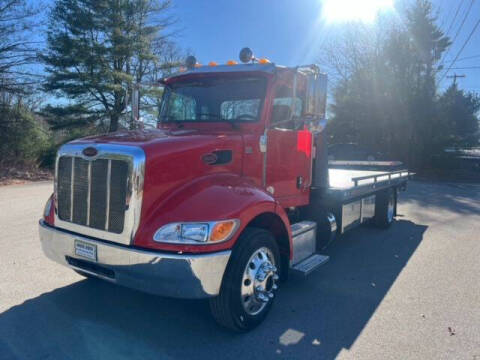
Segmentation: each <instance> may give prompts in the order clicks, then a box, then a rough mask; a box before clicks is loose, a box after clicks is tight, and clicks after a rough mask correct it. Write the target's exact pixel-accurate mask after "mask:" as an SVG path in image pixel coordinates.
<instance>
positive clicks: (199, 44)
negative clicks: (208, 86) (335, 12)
mask: <svg viewBox="0 0 480 360" xmlns="http://www.w3.org/2000/svg"><path fill="white" fill-rule="evenodd" d="M357 1H361V0H357ZM471 1H472V0H434V1H433V4H434V6H435V7H436V8H437V9H438V10H439V24H440V25H443V26H442V28H443V29H444V31H446V30H447V29H448V28H449V27H450V24H451V23H452V20H453V17H454V15H455V12H456V10H457V7H458V5H459V4H462V7H461V8H460V11H459V13H458V15H457V18H456V20H455V22H454V23H453V26H452V29H451V30H450V32H449V35H450V36H451V37H453V36H454V35H455V34H456V32H457V30H458V28H459V27H460V23H461V21H462V20H463V18H464V15H465V14H466V13H467V10H468V7H469V5H470V2H471ZM473 1H474V2H473V6H472V7H471V9H470V13H469V16H468V17H467V19H466V21H465V24H464V25H463V27H462V29H461V31H460V32H459V35H458V37H457V39H456V41H455V43H454V44H453V46H452V48H451V49H450V51H449V53H448V55H447V57H446V60H450V61H451V60H453V59H454V57H455V55H456V54H457V52H458V51H459V49H460V48H461V47H462V45H463V43H464V41H465V39H466V38H467V36H468V35H469V33H470V31H471V30H472V29H473V27H474V25H475V23H476V21H478V20H479V18H480V1H479V0H473ZM174 12H175V14H176V15H177V16H178V18H179V19H180V26H181V27H182V28H183V31H182V35H181V36H179V38H178V41H179V43H180V45H181V46H182V47H184V48H189V49H192V50H193V51H194V53H195V55H196V56H197V58H198V59H199V61H200V62H202V63H204V64H205V63H208V62H209V61H211V60H214V61H217V62H224V61H226V60H228V59H235V60H237V58H238V52H239V50H240V49H241V48H242V47H243V46H249V47H251V48H252V49H253V50H254V53H255V55H257V56H259V57H263V56H265V57H267V58H269V59H270V60H272V61H274V62H275V63H278V64H282V65H297V64H305V63H311V62H314V61H315V57H316V56H317V54H318V51H320V49H321V45H322V41H323V39H324V38H325V37H328V36H329V34H332V35H333V34H334V33H335V31H336V30H335V29H336V26H335V25H327V24H325V23H324V22H322V21H321V20H320V19H321V14H322V0H296V1H294V0H275V1H274V0H268V1H267V0H264V1H259V0H257V1H254V0H242V1H219V0H209V1H199V0H176V1H175V9H174ZM475 55H479V56H478V57H476V58H471V59H466V60H460V61H457V62H456V63H455V65H454V67H471V66H478V67H479V68H478V69H458V70H451V71H450V73H449V75H450V74H453V73H454V72H457V73H458V74H465V75H466V78H461V79H458V83H459V85H460V86H461V87H462V88H464V89H466V90H471V91H478V92H480V26H479V27H478V28H477V31H476V32H475V33H474V35H473V37H472V38H471V40H470V41H469V43H468V44H467V46H466V47H465V49H464V50H463V51H462V53H461V55H460V57H459V59H462V58H464V57H470V56H475ZM448 64H449V63H448V61H447V65H448ZM451 81H452V80H451V79H444V80H443V81H442V84H441V85H442V86H443V87H444V86H447V85H448V84H450V83H451Z"/></svg>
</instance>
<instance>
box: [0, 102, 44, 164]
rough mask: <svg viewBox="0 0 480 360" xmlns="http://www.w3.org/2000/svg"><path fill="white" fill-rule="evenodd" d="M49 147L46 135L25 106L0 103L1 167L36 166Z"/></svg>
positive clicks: (37, 120)
mask: <svg viewBox="0 0 480 360" xmlns="http://www.w3.org/2000/svg"><path fill="white" fill-rule="evenodd" d="M51 146H52V141H51V136H50V134H49V133H48V131H47V130H46V129H45V128H44V127H42V126H41V123H40V121H39V119H37V118H36V117H35V116H34V114H33V112H32V111H31V110H30V109H29V108H28V107H27V106H25V105H23V104H21V103H20V102H18V103H17V104H14V105H7V104H0V154H1V157H0V166H1V167H3V166H6V165H9V164H16V165H27V166H31V165H37V164H39V163H40V162H41V161H42V160H43V155H44V154H45V153H46V152H47V151H48V149H49V148H50V147H51Z"/></svg>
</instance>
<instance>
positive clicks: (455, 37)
mask: <svg viewBox="0 0 480 360" xmlns="http://www.w3.org/2000/svg"><path fill="white" fill-rule="evenodd" d="M474 2H475V0H472V1H470V5H469V6H468V9H467V11H466V13H465V16H464V17H463V20H462V23H461V24H460V27H459V28H458V30H457V32H456V33H455V36H454V37H453V39H452V44H453V43H454V42H455V40H457V37H458V34H460V31H461V30H462V28H463V25H465V21H467V18H468V15H470V10H471V9H472V6H473V3H474ZM451 48H452V46H451V45H450V47H449V48H448V49H447V51H446V52H445V55H444V56H443V58H444V59H445V58H446V57H447V55H448V53H449V52H450V49H451ZM442 63H443V61H442Z"/></svg>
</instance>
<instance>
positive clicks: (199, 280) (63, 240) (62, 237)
mask: <svg viewBox="0 0 480 360" xmlns="http://www.w3.org/2000/svg"><path fill="white" fill-rule="evenodd" d="M39 229H40V241H41V243H42V249H43V252H44V253H45V255H46V256H47V257H48V258H50V259H51V260H53V261H55V262H58V263H59V264H62V265H65V266H68V267H70V268H73V269H76V270H80V271H83V272H86V273H89V274H91V275H94V276H97V277H99V278H102V279H104V280H108V281H111V282H114V283H116V284H119V285H123V286H126V287H130V288H133V289H137V290H140V291H145V292H148V293H152V294H156V295H162V296H169V297H176V298H190V299H193V298H205V297H211V296H215V295H218V293H219V291H220V286H221V284H222V279H223V274H224V272H225V268H226V267H227V263H228V260H229V258H230V254H231V251H222V252H218V253H211V254H200V255H183V254H182V255H180V254H171V253H161V252H154V251H145V250H139V249H134V248H129V247H126V246H119V245H113V244H111V243H105V242H103V241H98V240H93V239H90V238H86V237H82V236H81V235H74V234H72V233H70V232H66V231H62V230H60V229H56V228H53V227H51V226H48V225H46V224H45V223H44V222H43V221H40V224H39ZM75 240H81V241H83V242H86V243H89V244H92V245H95V246H96V247H97V261H96V262H94V261H91V260H88V259H84V258H82V257H81V256H78V255H76V254H75V248H74V242H75Z"/></svg>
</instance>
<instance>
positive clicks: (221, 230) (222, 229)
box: [210, 220, 237, 242]
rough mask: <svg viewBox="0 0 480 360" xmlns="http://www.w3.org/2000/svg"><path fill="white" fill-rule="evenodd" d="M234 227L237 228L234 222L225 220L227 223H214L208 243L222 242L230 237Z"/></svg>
mask: <svg viewBox="0 0 480 360" xmlns="http://www.w3.org/2000/svg"><path fill="white" fill-rule="evenodd" d="M236 227H237V223H236V222H235V221H234V220H227V221H222V222H218V223H216V224H215V225H214V227H213V229H212V232H211V235H210V241H211V242H219V241H224V240H225V239H227V238H228V237H229V236H230V235H232V233H233V231H234V230H235V228H236Z"/></svg>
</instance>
